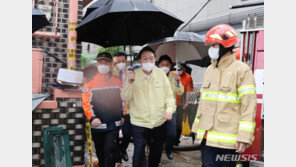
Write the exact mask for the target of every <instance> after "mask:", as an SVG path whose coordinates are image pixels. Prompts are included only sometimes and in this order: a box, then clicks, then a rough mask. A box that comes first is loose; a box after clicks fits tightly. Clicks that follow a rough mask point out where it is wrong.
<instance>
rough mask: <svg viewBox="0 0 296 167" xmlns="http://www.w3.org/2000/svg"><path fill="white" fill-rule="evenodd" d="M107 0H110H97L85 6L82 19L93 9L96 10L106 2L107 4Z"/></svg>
mask: <svg viewBox="0 0 296 167" xmlns="http://www.w3.org/2000/svg"><path fill="white" fill-rule="evenodd" d="M108 2H110V0H97V1H96V2H94V3H93V4H91V5H90V6H89V7H87V8H86V12H85V14H84V16H83V19H84V18H86V17H87V16H88V15H89V14H90V13H91V12H93V11H94V10H96V9H98V8H100V7H104V6H106V4H108Z"/></svg>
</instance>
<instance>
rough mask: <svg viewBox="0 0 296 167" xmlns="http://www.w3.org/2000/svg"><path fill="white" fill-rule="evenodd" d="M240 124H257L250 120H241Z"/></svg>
mask: <svg viewBox="0 0 296 167" xmlns="http://www.w3.org/2000/svg"><path fill="white" fill-rule="evenodd" d="M239 124H248V125H251V126H253V127H255V126H256V124H255V123H254V122H250V121H239Z"/></svg>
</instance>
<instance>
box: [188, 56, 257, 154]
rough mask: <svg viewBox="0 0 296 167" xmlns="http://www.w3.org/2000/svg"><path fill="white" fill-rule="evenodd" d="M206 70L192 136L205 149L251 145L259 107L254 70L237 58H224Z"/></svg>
mask: <svg viewBox="0 0 296 167" xmlns="http://www.w3.org/2000/svg"><path fill="white" fill-rule="evenodd" d="M216 63H217V60H212V64H211V65H210V66H209V67H208V68H207V70H206V72H205V75H204V82H203V85H202V91H201V98H200V103H199V106H198V110H197V114H196V117H195V120H194V124H193V126H192V132H194V133H197V136H196V138H197V140H198V141H199V142H201V141H202V139H203V138H204V135H205V134H207V136H206V139H207V142H206V145H208V146H212V147H218V148H226V149H235V148H236V146H235V145H236V142H237V141H239V142H244V143H248V144H252V142H253V139H254V130H255V115H256V107H257V99H256V88H255V81H254V76H253V73H252V70H251V69H250V67H249V66H248V65H246V64H245V63H243V62H241V61H238V60H236V59H235V54H232V55H229V56H226V57H222V59H221V60H220V62H219V64H218V68H216Z"/></svg>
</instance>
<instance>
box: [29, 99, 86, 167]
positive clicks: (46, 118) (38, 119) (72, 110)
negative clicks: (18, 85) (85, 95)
mask: <svg viewBox="0 0 296 167" xmlns="http://www.w3.org/2000/svg"><path fill="white" fill-rule="evenodd" d="M57 101H58V108H57V109H53V110H51V109H37V110H35V111H34V112H33V114H32V116H33V120H32V121H33V122H32V132H33V134H32V135H33V136H32V163H33V166H36V167H37V166H44V150H43V138H42V129H44V128H47V127H53V126H62V127H63V129H65V130H68V132H69V140H70V150H71V158H72V165H82V164H84V149H85V146H84V143H85V141H86V137H85V130H84V129H85V124H84V122H85V116H84V112H83V109H82V103H81V99H68V98H63V99H61V98H58V99H57ZM73 103H75V104H76V107H73Z"/></svg>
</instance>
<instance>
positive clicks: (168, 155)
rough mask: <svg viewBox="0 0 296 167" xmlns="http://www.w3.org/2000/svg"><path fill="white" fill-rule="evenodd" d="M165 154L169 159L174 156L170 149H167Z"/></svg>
mask: <svg viewBox="0 0 296 167" xmlns="http://www.w3.org/2000/svg"><path fill="white" fill-rule="evenodd" d="M166 155H167V157H168V159H170V160H172V159H173V158H174V155H173V154H172V152H170V151H167V152H166Z"/></svg>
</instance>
